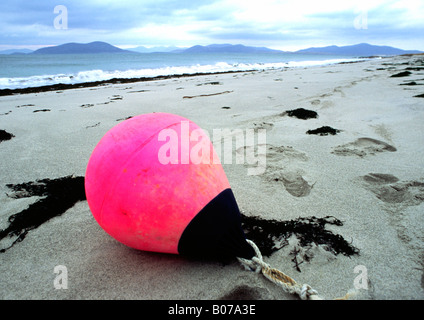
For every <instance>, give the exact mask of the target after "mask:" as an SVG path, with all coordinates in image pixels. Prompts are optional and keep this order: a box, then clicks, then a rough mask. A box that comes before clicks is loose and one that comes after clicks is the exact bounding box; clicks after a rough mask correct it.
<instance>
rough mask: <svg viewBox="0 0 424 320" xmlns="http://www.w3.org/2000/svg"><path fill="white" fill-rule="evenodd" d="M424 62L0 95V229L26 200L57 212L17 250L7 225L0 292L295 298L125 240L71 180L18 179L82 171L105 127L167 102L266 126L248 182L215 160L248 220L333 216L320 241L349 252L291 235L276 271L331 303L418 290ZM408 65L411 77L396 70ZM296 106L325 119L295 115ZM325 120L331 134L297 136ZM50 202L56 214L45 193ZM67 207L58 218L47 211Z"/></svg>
mask: <svg viewBox="0 0 424 320" xmlns="http://www.w3.org/2000/svg"><path fill="white" fill-rule="evenodd" d="M423 61H424V59H423V57H422V56H399V57H394V58H386V59H374V60H369V61H365V62H360V63H350V64H337V65H330V66H322V67H309V68H298V69H288V70H269V71H263V72H245V73H243V72H241V73H234V74H220V75H207V76H197V77H187V78H177V79H165V80H160V81H151V82H137V83H127V84H113V85H105V86H99V87H93V88H82V89H72V90H63V91H53V92H43V93H31V94H21V95H11V96H3V97H0V130H4V131H5V132H2V137H9V138H10V139H9V140H6V139H5V140H3V141H1V142H0V154H1V162H0V230H7V227H8V226H9V225H10V223H11V222H9V220H8V219H9V217H10V216H13V215H15V214H17V213H19V212H23V213H24V214H25V213H26V214H27V215H26V216H25V215H24V220H25V219H27V220H28V219H29V215H28V214H29V212H28V210H26V209H28V208H29V207H30V206H31V205H32V208H34V207H37V208H38V209H39V214H40V212H41V213H46V212H49V211H51V212H52V216H53V217H52V218H51V219H49V220H48V221H46V222H43V223H41V225H40V226H39V227H37V228H35V229H33V230H29V231H28V232H27V233H25V232H24V233H21V237H23V236H25V237H24V238H23V240H22V241H20V242H16V243H15V244H14V245H13V246H11V245H12V243H13V241H15V240H16V239H17V236H16V235H15V236H12V237H9V235H4V234H3V235H4V237H3V238H2V240H1V241H0V249H6V250H4V252H2V253H0V261H1V263H0V298H1V299H176V300H178V299H193V300H197V299H201V300H203V299H223V298H224V299H237V298H245V299H265V300H272V299H277V300H287V299H296V297H294V296H291V295H290V294H287V293H285V292H283V291H282V290H281V289H280V288H278V287H277V286H276V285H275V284H273V283H271V282H269V281H268V280H266V279H265V278H263V277H261V276H260V275H258V274H256V273H254V272H249V271H245V270H244V269H243V268H242V267H241V265H240V264H239V263H238V262H237V261H234V262H231V263H229V264H222V263H218V262H216V263H215V262H202V261H197V260H194V259H186V258H183V257H181V256H176V255H167V254H157V253H149V252H140V251H136V250H133V249H130V248H127V247H125V246H124V245H122V244H120V243H118V242H117V241H115V240H114V239H113V238H111V237H110V236H108V235H107V234H106V233H105V232H104V231H103V230H102V229H101V228H100V226H99V225H98V224H97V223H96V221H95V220H94V219H93V217H92V215H91V213H90V210H89V208H88V205H87V202H86V201H85V200H83V195H81V194H74V190H75V188H73V187H72V186H70V185H69V184H67V185H65V186H64V187H63V188H62V187H57V188H56V189H55V186H52V187H51V190H50V191H49V190H47V191H46V188H47V187H46V186H45V185H43V184H40V183H38V185H37V184H26V185H19V184H23V183H29V182H34V181H37V180H40V179H50V180H46V182H48V181H50V182H51V181H56V182H57V180H55V179H57V178H60V177H66V176H69V175H74V176H75V177H83V176H84V174H85V168H86V165H87V162H88V159H89V157H90V154H91V152H92V150H93V148H94V147H95V145H96V144H97V142H98V141H99V140H100V138H101V137H102V136H103V135H104V134H105V133H106V132H107V131H108V130H109V129H110V128H112V127H113V126H115V125H116V124H118V123H119V122H120V121H123V119H125V118H127V117H130V116H135V115H139V114H143V113H149V112H159V111H160V112H169V113H175V114H179V115H181V116H184V117H187V118H189V119H190V120H192V121H194V122H195V123H197V124H198V125H199V126H200V127H202V128H204V129H205V130H207V131H208V132H209V133H212V132H213V129H241V130H242V132H245V130H247V129H251V128H256V129H261V128H262V129H266V144H265V146H263V147H265V148H266V150H267V154H266V170H265V172H264V173H262V174H258V175H249V174H248V169H249V167H252V166H251V165H244V164H237V163H235V161H234V160H233V161H232V163H228V164H224V169H225V171H226V173H227V176H228V179H229V181H230V184H231V186H232V189H233V191H234V194H235V196H236V199H237V202H238V205H239V207H240V209H241V211H242V212H243V214H244V216H246V217H256V218H255V219H256V220H255V219H254V220H253V223H255V221H257V223H258V225H260V224H261V223H263V222H264V221H269V220H277V221H280V222H282V221H291V220H296V221H304V222H305V224H306V225H310V224H311V223H312V220H311V219H309V220H308V219H306V220H301V219H300V218H302V217H304V218H308V217H316V219H322V220H319V221H327V224H325V225H324V226H323V228H322V230H321V231H324V235H330V236H331V235H332V236H333V238H334V236H337V235H340V237H339V238H337V237H336V240H337V239H338V240H337V241H339V242H340V241H344V243H345V244H348V245H349V246H350V247H351V248H354V249H356V250H357V251H356V253H351V254H348V253H346V252H343V250H342V251H341V252H340V253H338V254H337V252H334V251H331V250H332V249H334V247H332V246H334V245H335V242H333V243H331V241H330V244H328V243H327V244H326V243H325V241H324V242H319V241H318V242H316V243H314V242H310V243H307V244H304V243H302V242H301V241H300V240H301V238H302V237H301V235H299V234H297V235H296V234H290V233H288V234H286V236H287V238H285V239H283V240H286V241H282V242H281V243H279V244H277V245H282V248H281V249H279V250H273V251H272V254H271V255H270V256H268V257H265V261H266V262H268V263H269V264H270V265H271V266H273V267H275V268H277V269H279V270H282V271H284V272H285V273H287V274H289V275H291V276H292V277H294V278H295V279H296V280H297V281H298V282H300V283H308V284H310V285H311V286H312V287H313V288H314V289H316V290H317V291H318V292H319V294H320V295H321V296H323V297H325V298H329V299H332V298H335V297H340V296H343V295H344V294H345V293H346V292H347V291H348V290H350V289H352V288H354V287H355V285H356V287H357V289H358V290H357V291H358V295H357V296H356V298H359V299H381V300H385V299H423V298H424V290H423V288H424V273H423V268H424V263H423V260H424V242H423V241H424V238H423V235H424V232H423V231H424V214H423V209H424V206H423V201H424V138H423V137H424V125H423V123H424V100H423V99H422V98H419V97H414V96H416V95H419V94H422V93H423V92H424V87H423V85H424V70H421V69H420V68H419V67H420V66H421V68H423V67H422V66H423V65H424V62H423ZM406 68H412V69H410V70H408V71H409V72H410V74H407V75H406V76H404V77H391V76H392V75H395V74H398V73H400V72H403V71H405V69H406ZM413 81H415V83H416V85H411V84H410V83H411V82H413ZM404 84H409V85H404ZM298 108H304V109H306V110H312V111H315V112H316V113H317V115H318V117H316V118H310V119H306V120H303V119H298V118H296V117H290V116H289V112H288V111H290V110H295V109H298ZM324 126H328V127H330V128H332V129H337V130H340V131H338V132H334V133H336V134H334V135H331V134H329V135H316V134H307V133H306V132H307V131H308V130H315V129H318V128H321V127H324ZM327 129H328V128H327ZM324 131H325V130H324ZM7 133H10V134H11V135H13V136H7ZM214 142H215V143H219V141H214ZM248 147H249V146H248ZM248 147H247V148H248ZM257 147H258V146H257ZM233 151H234V154H236V153H237V152H240V150H233ZM71 180H72V179H68V180H67V181H68V182H69V181H71ZM72 181H74V182H76V183H77V184H78V183H79V182H78V181H76V180H72ZM65 182H66V181H65ZM13 185H15V188H13ZM43 186H44V187H43ZM48 192H50V193H49V194H48V195H47V193H48ZM54 197H56V199H60V201H59V202H61V203H64V205H63V208H56V207H54V204H52V203H50V202H49V201H47V200H45V199H47V198H49V199H50V200H51V199H53V198H54ZM43 199H44V202H43ZM81 199H82V200H81ZM37 201H38V205H35V204H36V203H37ZM66 201H68V202H69V203H66V204H65V202H66ZM40 202H41V203H40ZM52 202H53V203H54V201H52ZM67 206H68V207H70V208H69V209H68V207H67ZM60 210H62V211H66V212H64V213H63V214H61V215H58V216H56V217H54V216H55V215H57V214H58V212H60ZM327 216H333V217H334V218H326V219H327V220H325V219H324V217H327ZM46 219H47V218H46ZM299 219H300V220H299ZM331 219H333V220H331ZM334 219H336V220H337V221H340V222H341V223H339V224H338V225H337V224H332V223H331V221H334ZM15 220H16V218H15ZM250 226H251V225H250ZM277 227H278V225H277ZM277 229H278V228H277ZM24 230H25V229H23V231H24ZM265 231H266V230H265ZM273 232H276V233H277V236H278V230H274V231H273ZM3 233H4V232H3ZM303 236H305V234H303ZM280 240H281V238H280ZM327 240H328V239H327ZM337 241H336V242H337ZM9 246H11V247H10V248H8V247H9ZM264 249H267V248H264ZM268 249H269V248H268ZM274 249H275V248H274ZM57 266H65V267H66V269H67V276H68V282H67V289H55V279H56V280H57V279H58V277H59V276H63V275H64V274H63V272H62V270H63V269H55V268H56V267H57ZM55 271H56V273H55ZM59 284H62V285H63V284H64V283H63V282H60V283H59ZM56 285H57V283H56Z"/></svg>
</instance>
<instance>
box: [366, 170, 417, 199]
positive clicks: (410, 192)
mask: <svg viewBox="0 0 424 320" xmlns="http://www.w3.org/2000/svg"><path fill="white" fill-rule="evenodd" d="M362 179H363V181H364V182H365V183H366V185H365V187H366V188H367V189H368V190H370V191H371V192H372V193H374V194H375V196H376V197H377V198H378V199H380V200H381V201H383V202H385V203H398V204H404V205H407V206H415V205H419V204H420V203H422V202H424V182H419V181H399V179H398V178H397V177H395V176H393V175H391V174H384V173H369V174H367V175H365V176H363V177H362Z"/></svg>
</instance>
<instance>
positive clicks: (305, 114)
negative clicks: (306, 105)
mask: <svg viewBox="0 0 424 320" xmlns="http://www.w3.org/2000/svg"><path fill="white" fill-rule="evenodd" d="M287 115H288V116H289V117H296V118H298V119H302V120H307V119H311V118H318V113H316V112H315V111H312V110H306V109H303V108H298V109H294V110H289V111H287Z"/></svg>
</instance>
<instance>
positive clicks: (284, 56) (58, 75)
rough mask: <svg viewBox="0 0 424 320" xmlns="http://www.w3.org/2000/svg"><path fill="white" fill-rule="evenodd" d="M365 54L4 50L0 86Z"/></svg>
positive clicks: (294, 63) (301, 63)
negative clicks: (14, 52)
mask: <svg viewBox="0 0 424 320" xmlns="http://www.w3.org/2000/svg"><path fill="white" fill-rule="evenodd" d="M357 60H361V59H359V58H356V57H352V56H335V55H310V54H290V53H260V54H251V53H195V54H188V53H119V54H116V53H115V54H111V53H107V54H57V55H37V54H18V55H0V89H17V88H26V87H38V86H44V85H52V84H58V83H63V84H75V83H84V82H93V81H102V80H110V79H113V78H148V77H155V76H167V75H176V74H195V73H212V72H222V71H245V70H265V69H276V68H287V67H288V68H294V67H306V66H312V65H324V64H331V63H340V62H348V61H357Z"/></svg>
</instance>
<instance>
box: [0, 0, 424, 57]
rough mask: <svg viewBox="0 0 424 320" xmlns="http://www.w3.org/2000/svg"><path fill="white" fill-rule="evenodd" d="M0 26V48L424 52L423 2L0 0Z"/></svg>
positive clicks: (392, 0) (381, 0) (325, 0)
mask: <svg viewBox="0 0 424 320" xmlns="http://www.w3.org/2000/svg"><path fill="white" fill-rule="evenodd" d="M58 6H59V7H58ZM55 8H56V10H55ZM0 30H1V31H0V50H2V49H9V48H30V49H36V48H39V47H44V46H48V45H58V44H62V43H67V42H81V43H87V42H91V41H105V42H108V43H111V44H113V45H116V46H119V47H121V48H129V47H135V46H139V45H144V46H168V45H173V46H192V45H195V44H201V45H207V44H211V43H232V44H239V43H240V44H244V45H252V46H267V47H270V48H275V49H281V50H297V49H302V48H306V47H312V46H326V45H332V44H335V45H350V44H356V43H361V42H368V43H371V44H376V45H390V46H394V47H398V48H402V49H418V50H424V32H423V31H424V1H422V0H402V1H398V0H386V1H383V0H365V1H364V0H356V1H350V0H342V1H340V0H338V1H328V0H319V1H311V0H307V1H305V0H286V1H279V0H256V1H253V0H192V1H190V0H31V1H29V0H1V2H0Z"/></svg>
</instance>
